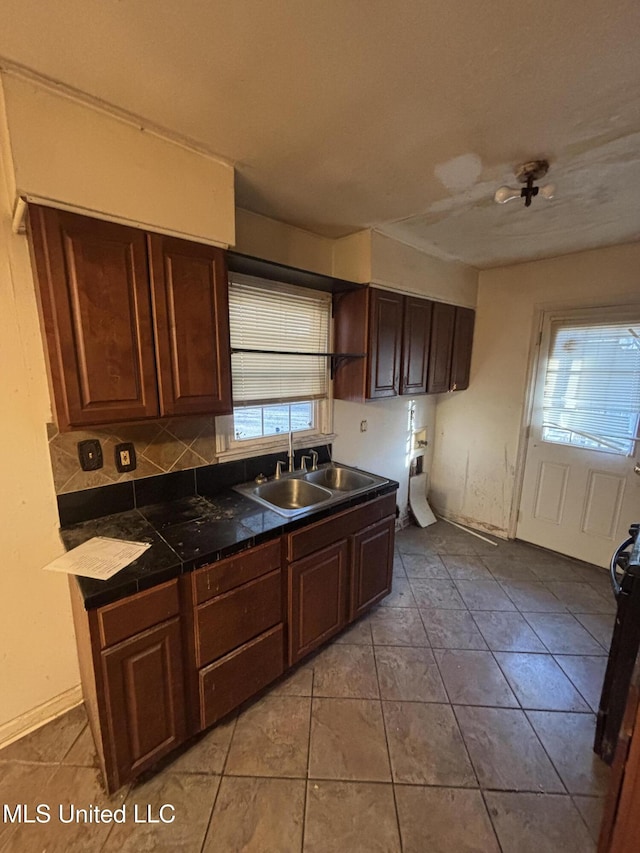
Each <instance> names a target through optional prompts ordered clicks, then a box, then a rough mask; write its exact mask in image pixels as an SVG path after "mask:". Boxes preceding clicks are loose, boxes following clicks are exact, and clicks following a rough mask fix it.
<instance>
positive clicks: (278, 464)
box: [275, 459, 287, 480]
mask: <svg viewBox="0 0 640 853" xmlns="http://www.w3.org/2000/svg"><path fill="white" fill-rule="evenodd" d="M286 464H287V463H286V460H285V459H278V461H277V462H276V473H275V479H276V480H279V479H280V477H282V466H283V465H286Z"/></svg>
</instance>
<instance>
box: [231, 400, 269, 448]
mask: <svg viewBox="0 0 640 853" xmlns="http://www.w3.org/2000/svg"><path fill="white" fill-rule="evenodd" d="M233 427H234V435H235V437H236V439H238V440H244V439H247V438H260V436H261V435H262V408H261V407H259V406H255V407H251V408H248V407H247V408H246V409H245V408H242V409H234V410H233Z"/></svg>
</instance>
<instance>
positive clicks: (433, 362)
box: [427, 302, 456, 394]
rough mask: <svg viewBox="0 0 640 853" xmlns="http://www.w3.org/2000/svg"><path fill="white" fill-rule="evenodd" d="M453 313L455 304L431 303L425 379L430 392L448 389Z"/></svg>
mask: <svg viewBox="0 0 640 853" xmlns="http://www.w3.org/2000/svg"><path fill="white" fill-rule="evenodd" d="M455 315H456V308H455V305H447V304H446V303H445V302H434V303H433V313H432V319H431V342H430V346H429V378H428V381H427V391H428V392H429V393H430V394H440V393H442V392H443V391H448V390H449V382H450V379H451V353H452V350H453V328H454V324H455Z"/></svg>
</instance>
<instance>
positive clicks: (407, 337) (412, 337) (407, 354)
mask: <svg viewBox="0 0 640 853" xmlns="http://www.w3.org/2000/svg"><path fill="white" fill-rule="evenodd" d="M432 312H433V302H430V301H429V300H428V299H418V298H417V297H415V296H405V297H404V323H403V334H402V377H401V381H400V393H401V394H412V395H413V394H424V392H425V391H426V388H427V371H428V367H429V341H430V336H431V315H432Z"/></svg>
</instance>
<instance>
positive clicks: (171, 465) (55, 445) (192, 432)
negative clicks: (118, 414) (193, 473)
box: [47, 416, 216, 495]
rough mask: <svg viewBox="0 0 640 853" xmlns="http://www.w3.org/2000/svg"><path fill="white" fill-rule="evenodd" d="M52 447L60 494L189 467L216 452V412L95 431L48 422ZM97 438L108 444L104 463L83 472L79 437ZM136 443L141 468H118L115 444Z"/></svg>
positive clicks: (206, 461) (208, 461)
mask: <svg viewBox="0 0 640 853" xmlns="http://www.w3.org/2000/svg"><path fill="white" fill-rule="evenodd" d="M47 433H48V437H49V452H50V454H51V467H52V469H53V479H54V483H55V489H56V494H58V495H62V494H66V493H68V492H77V491H81V490H83V489H92V488H95V487H97V486H108V485H111V484H113V483H122V482H125V481H127V480H138V479H141V478H142V477H153V476H156V475H159V474H166V473H168V472H170V471H185V470H187V469H191V468H200V467H202V466H204V465H210V464H211V463H212V462H213V461H214V459H215V455H216V440H215V428H214V419H213V417H206V416H205V417H182V418H175V419H165V420H158V421H152V422H149V423H144V424H122V425H121V426H118V425H117V424H114V425H113V426H110V427H106V428H104V429H95V430H91V431H81V430H75V431H74V432H64V433H62V432H59V431H58V428H57V427H56V425H55V424H47ZM87 438H97V439H98V440H99V441H100V444H101V446H102V458H103V467H102V468H100V469H99V470H98V471H83V470H82V469H81V468H80V462H79V460H78V442H79V441H84V440H85V439H87ZM123 441H131V442H133V444H134V446H135V449H136V457H137V468H136V470H135V471H131V472H129V473H126V474H121V473H120V472H119V471H117V470H116V465H115V447H116V444H120V443H121V442H123Z"/></svg>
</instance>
